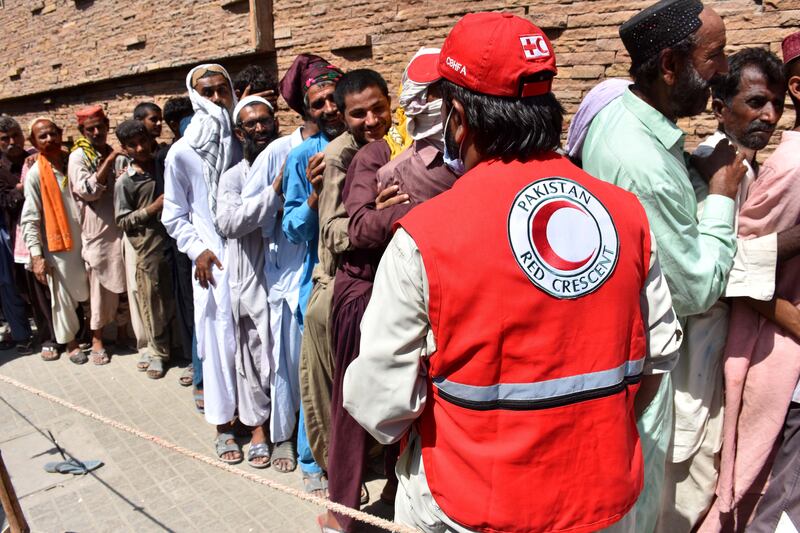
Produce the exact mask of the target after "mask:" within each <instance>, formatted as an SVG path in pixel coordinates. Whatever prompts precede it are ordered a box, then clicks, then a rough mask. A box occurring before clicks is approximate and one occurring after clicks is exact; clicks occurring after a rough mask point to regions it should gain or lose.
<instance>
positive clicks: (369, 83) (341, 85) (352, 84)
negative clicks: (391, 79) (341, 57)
mask: <svg viewBox="0 0 800 533" xmlns="http://www.w3.org/2000/svg"><path fill="white" fill-rule="evenodd" d="M369 87H377V88H378V89H380V90H381V92H382V93H383V96H385V97H386V98H387V99H388V98H389V87H387V85H386V80H384V79H383V76H381V75H380V74H378V73H377V72H375V71H374V70H372V69H368V68H357V69H355V70H351V71H350V72H348V73H347V74H345V75H344V76H342V77H341V79H340V80H339V82H338V83H337V84H336V90H335V91H334V93H333V99H334V100H335V101H336V107H338V108H339V111H341V112H342V113H344V108H345V105H344V99H345V96H347V95H348V94H354V93H360V92H361V91H363V90H365V89H367V88H369Z"/></svg>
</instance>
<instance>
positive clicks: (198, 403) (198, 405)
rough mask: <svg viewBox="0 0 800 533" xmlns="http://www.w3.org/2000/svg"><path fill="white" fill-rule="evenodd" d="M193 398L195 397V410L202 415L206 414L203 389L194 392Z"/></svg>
mask: <svg viewBox="0 0 800 533" xmlns="http://www.w3.org/2000/svg"><path fill="white" fill-rule="evenodd" d="M192 396H194V408H195V409H197V412H198V413H200V414H201V415H202V414H204V413H205V412H206V409H205V407H206V404H205V400H204V398H205V396H204V395H203V389H194V390H193V391H192Z"/></svg>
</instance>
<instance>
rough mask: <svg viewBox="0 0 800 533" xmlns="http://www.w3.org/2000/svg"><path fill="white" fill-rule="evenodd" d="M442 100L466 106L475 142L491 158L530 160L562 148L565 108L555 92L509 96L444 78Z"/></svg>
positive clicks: (479, 150) (465, 110) (480, 150)
mask: <svg viewBox="0 0 800 533" xmlns="http://www.w3.org/2000/svg"><path fill="white" fill-rule="evenodd" d="M442 100H444V102H446V103H447V104H446V105H448V106H452V104H451V103H450V102H451V101H452V100H458V101H459V102H461V105H462V106H464V114H465V116H466V121H467V126H468V127H469V130H470V131H471V132H472V134H473V135H474V139H475V146H476V148H477V150H478V152H480V154H481V155H483V156H484V157H487V158H493V157H499V158H502V159H503V160H505V161H508V160H511V159H519V160H521V161H526V160H528V159H530V158H532V157H534V156H536V155H538V154H542V153H545V152H549V151H551V150H555V149H556V148H558V146H559V144H560V143H561V129H562V127H563V124H564V108H563V107H561V104H560V103H559V101H558V99H557V98H556V97H555V95H554V94H553V93H552V92H548V93H546V94H543V95H540V96H527V97H524V98H507V97H502V96H491V95H487V94H481V93H476V92H473V91H471V90H469V89H465V88H464V87H461V86H459V85H456V84H455V83H453V82H451V81H449V80H447V79H443V80H442Z"/></svg>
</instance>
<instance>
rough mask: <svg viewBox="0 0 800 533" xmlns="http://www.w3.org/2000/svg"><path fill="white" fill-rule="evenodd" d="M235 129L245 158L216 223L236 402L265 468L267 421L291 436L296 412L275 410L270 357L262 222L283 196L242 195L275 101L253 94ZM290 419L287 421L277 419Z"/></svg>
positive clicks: (227, 178)
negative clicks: (222, 241)
mask: <svg viewBox="0 0 800 533" xmlns="http://www.w3.org/2000/svg"><path fill="white" fill-rule="evenodd" d="M233 117H234V120H235V124H236V127H235V129H234V133H235V134H236V138H237V139H239V141H240V142H241V143H242V150H243V152H244V159H242V160H241V161H240V162H239V163H238V164H236V165H235V166H233V167H232V168H230V169H229V170H228V171H226V172H225V173H224V174H223V175H222V177H221V178H220V183H219V202H218V205H217V226H218V227H219V230H220V232H221V233H222V235H223V236H224V237H226V238H227V239H228V262H227V269H228V272H229V274H228V275H229V276H230V278H229V286H230V291H231V310H232V311H233V318H234V321H235V327H234V334H235V336H236V359H235V368H234V374H235V376H236V405H237V411H238V415H239V420H241V421H242V423H243V424H244V425H246V426H248V427H250V428H252V438H251V440H250V448H249V449H248V451H247V462H248V463H249V464H250V465H251V466H253V467H254V468H265V467H267V466H268V465H269V462H270V450H269V442H268V439H267V434H266V431H265V429H264V424H265V423H266V422H267V421H268V420H272V421H273V424H272V431H271V433H272V435H273V438H275V439H276V440H277V439H280V440H282V441H283V440H289V439H291V437H292V431H293V430H294V423H293V422H294V420H293V418H294V412H292V413H291V416H290V417H287V418H285V419H281V418H280V417H279V416H270V411H274V410H275V409H276V408H277V407H278V406H280V405H284V402H282V401H281V400H282V399H280V398H274V399H273V398H272V394H271V393H272V392H274V390H273V391H271V390H270V381H272V378H273V373H274V369H275V365H274V364H273V362H272V361H271V357H270V355H271V353H270V351H271V349H272V338H271V335H270V321H269V306H267V305H265V303H266V301H267V284H266V280H265V275H264V274H265V270H264V267H265V264H264V263H265V255H264V238H263V236H262V234H261V226H262V225H263V223H264V220H265V219H271V218H274V217H275V215H276V213H277V211H278V209H279V208H280V206H281V202H280V197H279V196H278V195H277V194H276V192H275V190H274V189H273V188H272V187H266V188H264V191H263V194H262V195H261V196H260V197H256V198H248V199H247V200H246V201H242V187H243V186H244V184H245V183H246V182H247V181H248V179H249V178H250V170H251V168H252V166H253V163H254V162H255V160H256V157H258V155H259V154H260V153H261V152H262V151H263V150H264V148H266V147H267V145H268V144H269V143H270V142H272V140H273V139H274V138H275V135H276V127H275V126H276V124H275V115H274V112H273V109H272V105H271V104H270V103H269V102H268V101H267V100H265V99H263V98H261V97H260V96H248V97H246V98H244V99H243V100H241V101H240V102H239V104H238V105H237V106H236V108H235V109H234V110H233ZM279 419H280V420H286V421H289V420H291V421H292V423H291V424H285V426H286V427H278V425H277V424H275V423H274V422H276V421H278V420H279Z"/></svg>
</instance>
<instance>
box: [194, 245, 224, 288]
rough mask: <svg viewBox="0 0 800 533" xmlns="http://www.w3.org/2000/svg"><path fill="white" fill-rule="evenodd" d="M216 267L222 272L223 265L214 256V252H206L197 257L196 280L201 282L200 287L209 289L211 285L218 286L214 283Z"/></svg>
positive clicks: (195, 264)
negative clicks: (214, 269)
mask: <svg viewBox="0 0 800 533" xmlns="http://www.w3.org/2000/svg"><path fill="white" fill-rule="evenodd" d="M214 265H217V268H218V269H220V270H222V263H220V262H219V259H217V256H216V255H214V252H212V251H211V250H206V251H205V252H203V253H202V254H200V255H199V256H198V257H197V261H195V262H194V266H195V268H194V279H196V280H197V281H199V282H200V286H201V287H203V288H204V289H207V288H208V284H209V283H210V284H211V285H213V286H214V287H216V286H217V284H216V283H215V282H214V275H213V268H214Z"/></svg>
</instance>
